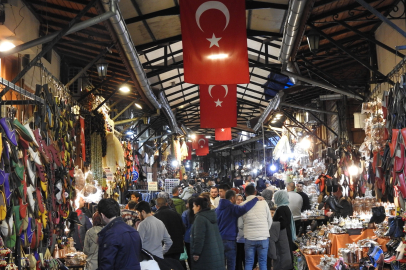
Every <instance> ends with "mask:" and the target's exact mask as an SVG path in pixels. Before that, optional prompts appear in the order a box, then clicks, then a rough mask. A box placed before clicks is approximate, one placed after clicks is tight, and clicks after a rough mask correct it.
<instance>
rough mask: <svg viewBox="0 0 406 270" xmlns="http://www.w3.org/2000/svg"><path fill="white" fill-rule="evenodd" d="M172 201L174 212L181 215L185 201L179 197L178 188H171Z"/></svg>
mask: <svg viewBox="0 0 406 270" xmlns="http://www.w3.org/2000/svg"><path fill="white" fill-rule="evenodd" d="M172 202H173V206H175V210H176V212H178V214H179V215H182V213H183V212H184V211H185V210H186V205H185V202H184V201H183V200H182V199H181V198H179V188H178V187H174V188H173V189H172Z"/></svg>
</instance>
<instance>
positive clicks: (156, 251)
mask: <svg viewBox="0 0 406 270" xmlns="http://www.w3.org/2000/svg"><path fill="white" fill-rule="evenodd" d="M135 210H136V211H137V212H138V216H139V217H140V218H141V222H140V224H139V225H138V232H139V234H140V237H141V240H142V248H144V249H146V250H147V251H149V252H150V253H151V254H153V255H155V256H157V257H159V258H162V259H163V258H164V254H165V253H166V252H167V251H168V250H169V249H170V248H171V246H172V243H173V242H172V239H171V236H170V235H169V233H168V230H167V229H166V227H165V224H164V223H163V222H162V221H160V220H159V219H157V218H156V217H154V216H153V214H152V213H151V207H150V206H149V204H148V203H147V202H139V203H138V204H137V205H136V206H135ZM162 242H164V245H163V246H162Z"/></svg>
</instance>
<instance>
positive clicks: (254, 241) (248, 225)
mask: <svg viewBox="0 0 406 270" xmlns="http://www.w3.org/2000/svg"><path fill="white" fill-rule="evenodd" d="M256 192H257V191H256V189H255V187H254V186H253V185H248V186H246V187H245V195H246V196H247V200H246V201H245V202H243V203H241V204H240V206H241V205H243V204H246V203H247V202H249V201H251V200H253V199H254V198H256V197H255V194H256ZM271 226H272V216H271V211H270V210H269V206H268V203H267V202H266V201H259V202H257V203H256V204H255V206H254V207H253V208H251V210H249V211H248V212H247V213H246V214H245V215H243V216H242V217H240V218H239V219H238V228H239V229H240V230H244V238H245V269H252V268H253V265H254V256H255V252H257V254H258V264H259V269H260V270H266V269H267V255H268V247H269V240H268V238H269V230H270V229H271Z"/></svg>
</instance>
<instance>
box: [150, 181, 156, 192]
mask: <svg viewBox="0 0 406 270" xmlns="http://www.w3.org/2000/svg"><path fill="white" fill-rule="evenodd" d="M148 190H149V191H158V182H148Z"/></svg>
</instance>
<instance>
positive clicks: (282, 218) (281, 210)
mask: <svg viewBox="0 0 406 270" xmlns="http://www.w3.org/2000/svg"><path fill="white" fill-rule="evenodd" d="M291 219H292V212H291V211H290V209H289V206H287V205H283V206H280V207H278V208H277V209H276V211H275V214H274V215H273V221H279V222H280V230H281V231H282V230H284V229H286V234H287V235H288V241H289V247H290V250H291V251H294V250H296V247H295V244H294V243H293V240H292V227H291V222H292V221H291ZM290 255H291V258H292V261H293V254H292V252H291V253H290Z"/></svg>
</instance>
